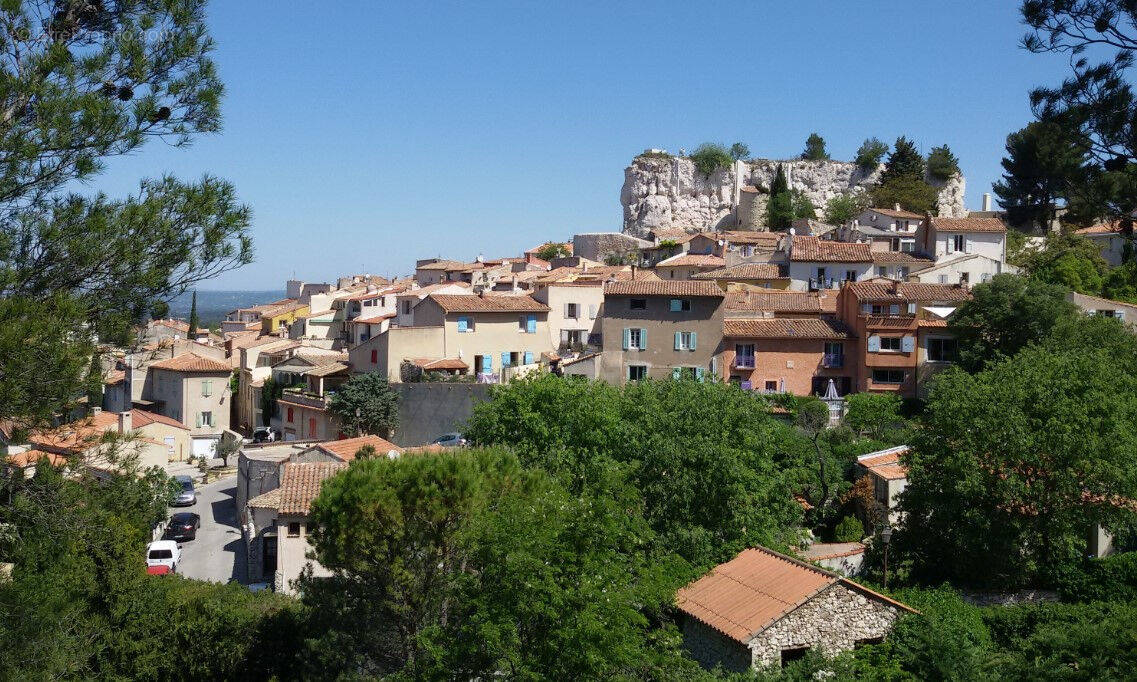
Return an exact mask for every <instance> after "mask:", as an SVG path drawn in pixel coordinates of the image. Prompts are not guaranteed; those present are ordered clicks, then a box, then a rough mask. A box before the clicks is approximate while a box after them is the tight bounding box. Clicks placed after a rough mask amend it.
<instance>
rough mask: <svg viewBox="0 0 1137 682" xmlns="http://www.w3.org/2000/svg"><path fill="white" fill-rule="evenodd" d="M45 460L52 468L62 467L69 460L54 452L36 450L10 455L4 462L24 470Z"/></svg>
mask: <svg viewBox="0 0 1137 682" xmlns="http://www.w3.org/2000/svg"><path fill="white" fill-rule="evenodd" d="M45 458H46V459H47V461H48V462H50V463H51V465H52V466H60V465H61V464H64V463H66V462H67V458H66V457H64V456H63V455H57V454H55V453H54V452H47V451H45V450H37V449H35V448H32V449H30V450H24V451H23V452H17V453H15V454H11V455H8V456H7V458H6V459H5V460H4V461H5V462H7V463H8V464H9V465H11V466H14V467H19V468H21V469H23V468H25V467H27V466H30V465H32V464H35V463H36V462H39V461H40V460H41V459H45Z"/></svg>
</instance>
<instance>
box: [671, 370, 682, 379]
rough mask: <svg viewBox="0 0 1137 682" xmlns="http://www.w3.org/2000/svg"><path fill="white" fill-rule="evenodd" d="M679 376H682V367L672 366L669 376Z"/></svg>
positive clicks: (675, 377) (676, 377)
mask: <svg viewBox="0 0 1137 682" xmlns="http://www.w3.org/2000/svg"><path fill="white" fill-rule="evenodd" d="M681 376H683V368H682V367H674V368H672V370H671V378H672V379H678V378H679V377H681Z"/></svg>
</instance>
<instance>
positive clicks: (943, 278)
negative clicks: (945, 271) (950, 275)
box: [940, 275, 947, 284]
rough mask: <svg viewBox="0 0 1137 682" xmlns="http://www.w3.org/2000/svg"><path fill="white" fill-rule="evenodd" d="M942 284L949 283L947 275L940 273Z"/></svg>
mask: <svg viewBox="0 0 1137 682" xmlns="http://www.w3.org/2000/svg"><path fill="white" fill-rule="evenodd" d="M940 284H947V275H940Z"/></svg>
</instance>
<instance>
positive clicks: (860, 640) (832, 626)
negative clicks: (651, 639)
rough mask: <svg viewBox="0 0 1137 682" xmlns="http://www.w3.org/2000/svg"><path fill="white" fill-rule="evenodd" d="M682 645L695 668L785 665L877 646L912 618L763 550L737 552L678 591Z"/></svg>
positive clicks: (880, 598) (868, 593)
mask: <svg viewBox="0 0 1137 682" xmlns="http://www.w3.org/2000/svg"><path fill="white" fill-rule="evenodd" d="M675 601H676V603H677V605H678V607H679V610H680V611H682V612H683V613H684V616H685V617H684V622H683V645H684V647H685V648H686V649H687V651H688V652H689V653H690V655H691V656H692V657H693V658H694V659H695V660H697V661H698V662H699V663H700V664H701V665H702V666H704V667H706V668H708V669H710V668H713V667H715V666H716V665H719V664H721V665H722V667H723V669H724V670H730V671H735V672H745V671H746V670H748V669H750V668H759V667H763V666H771V665H773V666H776V665H779V664H780V665H785V664H786V663H789V662H790V661H793V660H796V659H798V658H800V657H802V656H804V655H805V653H806V652H807V651H809V650H810V649H814V650H817V651H819V652H820V653H822V654H824V655H826V656H834V655H836V654H838V653H840V652H842V651H846V650H849V649H853V648H856V647H857V646H859V645H862V644H875V643H877V642H879V641H881V640H882V639H883V638H884V636H885V635H886V634H887V633H888V632H889V630H891V629H892V626H893V624H894V623H895V622H896V620H897V619H898V618H899V617H900V616H902V615H904V614H905V613H916V611H915V610H913V609H912V608H910V607H908V606H905V605H904V604H901V603H900V602H898V601H894V600H892V599H889V598H888V597H886V596H884V595H882V594H879V593H877V592H873V591H872V590H870V589H868V588H866V587H863V586H861V585H858V584H857V583H855V582H852V581H851V580H848V579H846V578H842V577H841V576H839V575H837V574H835V573H831V572H829V571H826V570H823V569H820V568H817V567H815V566H811V565H810V564H807V563H805V562H802V561H798V560H797V559H793V558H791V557H788V556H785V555H784V554H779V553H777V552H775V551H773V550H770V549H766V548H765V547H756V548H754V549H747V550H744V551H743V552H742V553H741V554H739V555H738V556H736V557H735V558H733V559H731V560H730V561H728V562H726V563H725V564H721V565H719V566H717V567H715V568H714V569H713V570H711V572H710V573H708V574H706V575H704V576H703V577H701V578H699V579H698V580H696V581H695V582H693V583H691V584H690V585H687V586H686V587H684V588H683V589H681V590H679V593H678V594H677V595H676V597H675Z"/></svg>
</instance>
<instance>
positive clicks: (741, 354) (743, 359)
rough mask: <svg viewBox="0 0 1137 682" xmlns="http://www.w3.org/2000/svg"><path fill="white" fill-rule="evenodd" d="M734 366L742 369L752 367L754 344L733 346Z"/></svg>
mask: <svg viewBox="0 0 1137 682" xmlns="http://www.w3.org/2000/svg"><path fill="white" fill-rule="evenodd" d="M734 366H735V367H742V368H747V367H749V368H753V367H754V344H752V343H739V344H735V346H734Z"/></svg>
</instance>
